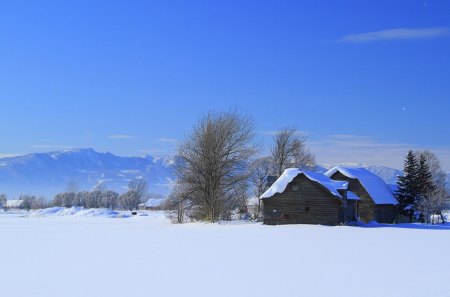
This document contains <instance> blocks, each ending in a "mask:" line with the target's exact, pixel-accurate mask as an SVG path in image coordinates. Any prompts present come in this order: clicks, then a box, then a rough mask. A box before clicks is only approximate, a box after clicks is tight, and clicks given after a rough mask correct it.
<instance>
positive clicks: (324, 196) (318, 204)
mask: <svg viewBox="0 0 450 297" xmlns="http://www.w3.org/2000/svg"><path fill="white" fill-rule="evenodd" d="M262 201H263V206H264V224H267V225H281V224H321V225H338V224H339V223H341V222H343V220H344V209H343V207H342V203H341V201H340V200H339V198H337V197H335V196H333V195H332V194H331V193H330V192H329V191H327V190H326V189H324V188H323V187H322V186H321V185H319V184H318V183H316V182H314V181H311V180H309V179H308V178H306V177H305V176H304V175H303V174H300V175H299V176H297V177H296V178H294V180H292V182H291V183H289V184H288V185H287V187H286V190H285V191H284V192H283V193H276V194H275V195H274V196H273V197H271V198H265V199H262Z"/></svg>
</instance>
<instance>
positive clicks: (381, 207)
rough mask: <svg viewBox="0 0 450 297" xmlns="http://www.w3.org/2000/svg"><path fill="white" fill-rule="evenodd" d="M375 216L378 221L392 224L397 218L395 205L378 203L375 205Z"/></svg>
mask: <svg viewBox="0 0 450 297" xmlns="http://www.w3.org/2000/svg"><path fill="white" fill-rule="evenodd" d="M375 217H376V221H377V222H379V223H386V224H392V223H394V222H395V220H396V218H397V206H395V205H392V204H378V205H376V206H375Z"/></svg>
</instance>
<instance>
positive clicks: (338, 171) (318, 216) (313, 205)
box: [260, 167, 398, 225]
mask: <svg viewBox="0 0 450 297" xmlns="http://www.w3.org/2000/svg"><path fill="white" fill-rule="evenodd" d="M260 199H261V201H262V202H263V211H264V212H263V216H264V224H267V225H280V224H321V225H338V224H345V223H349V222H353V221H357V220H360V221H363V222H370V221H374V220H375V221H378V222H380V223H393V222H394V220H395V218H396V205H397V204H398V201H397V199H395V197H394V195H393V193H392V191H391V190H390V188H389V186H388V185H386V183H385V182H384V181H383V180H382V179H381V178H379V177H378V176H376V175H375V174H372V173H371V172H369V171H367V170H366V169H363V168H350V167H335V168H333V169H331V170H330V171H328V172H327V173H326V174H321V173H316V172H309V171H302V170H300V169H297V168H290V169H286V170H285V171H284V172H283V174H282V175H281V176H280V177H279V178H278V179H277V180H276V181H275V182H274V183H273V185H271V186H270V188H269V189H268V190H267V191H266V192H265V193H264V194H263V195H262V196H261V197H260Z"/></svg>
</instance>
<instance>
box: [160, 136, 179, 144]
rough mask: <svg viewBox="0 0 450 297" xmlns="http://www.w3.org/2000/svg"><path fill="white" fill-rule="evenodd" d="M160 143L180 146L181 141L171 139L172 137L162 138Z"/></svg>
mask: <svg viewBox="0 0 450 297" xmlns="http://www.w3.org/2000/svg"><path fill="white" fill-rule="evenodd" d="M158 141H159V142H162V143H169V144H178V142H179V140H178V139H175V138H170V137H160V138H158Z"/></svg>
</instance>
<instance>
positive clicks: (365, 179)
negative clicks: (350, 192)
mask: <svg viewBox="0 0 450 297" xmlns="http://www.w3.org/2000/svg"><path fill="white" fill-rule="evenodd" d="M338 171H339V172H340V173H342V174H343V175H345V176H346V177H348V178H352V179H357V180H359V182H360V183H361V184H362V185H363V187H364V188H365V189H366V191H367V193H369V195H370V197H371V198H372V200H373V202H375V204H394V205H397V204H398V201H397V199H396V198H395V196H394V194H393V193H392V191H391V189H390V188H389V186H388V185H387V184H386V183H385V182H384V180H383V179H382V178H381V177H379V176H377V175H376V174H374V173H372V172H370V171H369V170H367V169H365V168H361V167H346V166H336V167H334V168H332V169H330V170H328V171H327V172H326V173H325V175H326V176H328V177H331V176H332V175H333V174H335V173H336V172H338Z"/></svg>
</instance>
